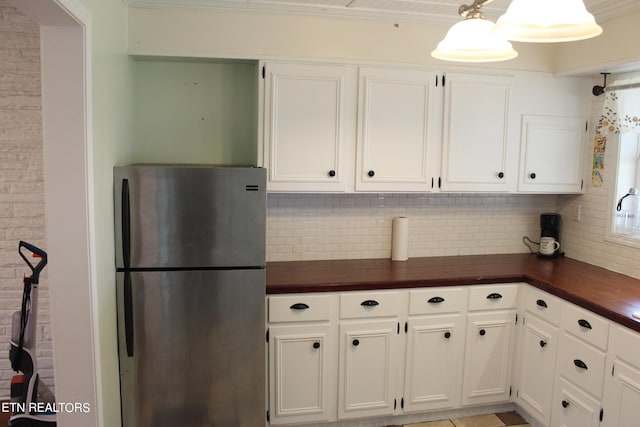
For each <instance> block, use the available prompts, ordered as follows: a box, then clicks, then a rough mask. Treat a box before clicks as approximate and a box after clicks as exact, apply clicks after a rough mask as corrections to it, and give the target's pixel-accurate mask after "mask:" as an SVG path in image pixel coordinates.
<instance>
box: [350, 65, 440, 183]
mask: <svg viewBox="0 0 640 427" xmlns="http://www.w3.org/2000/svg"><path fill="white" fill-rule="evenodd" d="M435 82H436V74H435V73H432V72H425V71H415V70H390V69H381V68H361V69H360V91H359V103H358V105H359V115H358V161H357V163H358V165H357V178H356V190H358V191H391V190H396V191H400V190H406V191H429V190H431V180H432V177H433V173H431V172H430V170H429V169H430V164H431V163H432V162H433V161H432V157H433V156H435V155H437V152H436V151H437V150H436V148H437V144H435V143H434V142H438V140H439V138H437V135H438V134H439V132H440V131H439V129H440V121H439V120H438V117H439V114H440V113H439V109H440V106H439V105H436V100H437V99H440V98H439V97H440V94H439V93H436V87H435ZM438 92H440V91H438ZM437 110H438V111H437Z"/></svg>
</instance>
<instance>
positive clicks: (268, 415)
mask: <svg viewBox="0 0 640 427" xmlns="http://www.w3.org/2000/svg"><path fill="white" fill-rule="evenodd" d="M267 422H271V414H270V413H269V411H267Z"/></svg>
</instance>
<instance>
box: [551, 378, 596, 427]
mask: <svg viewBox="0 0 640 427" xmlns="http://www.w3.org/2000/svg"><path fill="white" fill-rule="evenodd" d="M553 400H554V402H553V409H552V411H553V418H552V420H551V426H553V427H597V426H598V425H599V424H600V402H598V401H597V400H596V399H594V398H593V397H591V396H589V395H588V394H587V393H585V392H584V391H582V390H581V389H579V388H578V387H576V386H574V385H573V384H571V383H570V382H569V381H567V380H565V379H564V378H560V379H558V381H557V382H556V389H555V391H554V393H553Z"/></svg>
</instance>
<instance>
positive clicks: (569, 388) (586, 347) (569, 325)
mask: <svg viewBox="0 0 640 427" xmlns="http://www.w3.org/2000/svg"><path fill="white" fill-rule="evenodd" d="M608 340H609V322H608V321H607V320H606V319H603V318H601V317H600V316H598V315H596V314H594V313H591V312H589V311H587V310H584V309H582V308H580V307H577V306H575V305H573V304H570V303H568V302H566V303H565V304H564V308H563V310H562V321H561V333H560V347H559V349H558V357H557V360H556V372H557V375H556V385H555V391H554V395H553V404H552V410H551V425H552V426H566V427H590V426H597V425H599V424H600V418H601V414H602V409H603V408H602V404H601V400H602V391H603V390H602V389H603V381H604V373H605V359H606V351H607V343H608Z"/></svg>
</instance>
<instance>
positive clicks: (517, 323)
mask: <svg viewBox="0 0 640 427" xmlns="http://www.w3.org/2000/svg"><path fill="white" fill-rule="evenodd" d="M517 324H518V313H516V325H517ZM522 324H523V325H524V317H523V318H522Z"/></svg>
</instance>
